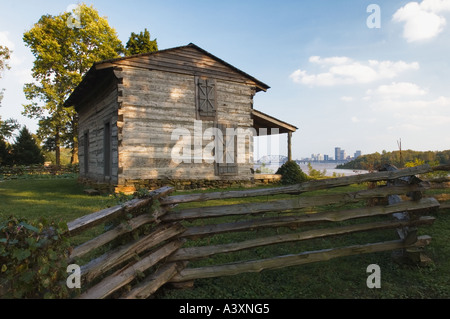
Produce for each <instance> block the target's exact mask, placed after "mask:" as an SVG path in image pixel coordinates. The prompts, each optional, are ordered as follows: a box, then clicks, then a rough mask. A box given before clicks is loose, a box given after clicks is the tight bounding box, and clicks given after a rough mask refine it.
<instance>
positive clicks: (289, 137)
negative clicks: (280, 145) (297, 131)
mask: <svg viewBox="0 0 450 319" xmlns="http://www.w3.org/2000/svg"><path fill="white" fill-rule="evenodd" d="M291 140H292V132H288V138H287V142H288V161H292V147H291Z"/></svg>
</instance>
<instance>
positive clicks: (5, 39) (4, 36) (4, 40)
mask: <svg viewBox="0 0 450 319" xmlns="http://www.w3.org/2000/svg"><path fill="white" fill-rule="evenodd" d="M0 45H3V46H6V47H7V48H8V49H10V50H13V49H14V48H15V45H14V43H13V42H12V41H11V40H9V32H8V31H0Z"/></svg>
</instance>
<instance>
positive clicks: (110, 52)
mask: <svg viewBox="0 0 450 319" xmlns="http://www.w3.org/2000/svg"><path fill="white" fill-rule="evenodd" d="M74 15H75V16H76V17H77V18H78V22H79V24H78V25H76V26H74V25H73V24H72V23H71V22H72V20H73V17H74ZM23 40H24V42H25V44H26V46H28V47H29V48H30V50H31V52H32V54H33V55H34V57H35V61H34V64H33V68H32V75H33V77H34V79H35V83H28V84H25V87H24V92H25V96H26V98H27V99H28V100H29V101H30V103H29V104H27V105H24V111H23V114H24V115H26V116H28V117H30V118H35V119H38V120H39V130H38V134H39V135H40V137H41V138H42V139H43V140H45V139H47V138H54V140H55V145H56V162H57V163H56V164H57V165H59V164H60V158H59V149H60V147H61V146H62V145H67V146H71V147H72V148H73V155H74V158H75V155H76V152H77V151H78V142H77V135H78V132H77V128H78V120H77V117H76V112H75V110H74V109H73V108H66V107H64V101H65V100H66V99H67V98H68V96H69V95H70V93H71V92H72V90H73V89H74V88H75V87H76V86H77V85H78V84H79V83H80V82H81V80H82V76H83V75H84V73H85V72H86V71H88V70H89V68H90V67H91V66H92V64H93V63H94V62H97V61H101V60H105V59H110V58H115V57H118V56H119V55H120V54H121V53H123V51H124V49H123V45H122V43H121V41H120V40H119V39H118V36H117V34H116V31H115V30H114V29H113V28H111V27H110V26H109V24H108V21H107V20H106V18H102V17H100V16H99V13H98V12H97V10H96V9H94V8H93V7H92V6H87V5H85V4H81V5H79V6H78V7H77V8H76V9H75V10H74V11H73V12H64V13H62V14H60V15H57V16H52V15H44V16H42V17H41V18H40V19H39V21H38V22H37V23H36V24H35V25H34V26H33V27H32V28H31V29H30V30H28V31H26V32H25V33H24V36H23ZM74 161H76V160H74Z"/></svg>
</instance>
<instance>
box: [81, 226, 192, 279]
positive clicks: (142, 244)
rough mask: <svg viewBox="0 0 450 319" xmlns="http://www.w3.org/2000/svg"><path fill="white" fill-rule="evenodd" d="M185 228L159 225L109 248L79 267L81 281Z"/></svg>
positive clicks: (92, 277)
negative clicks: (124, 242)
mask: <svg viewBox="0 0 450 319" xmlns="http://www.w3.org/2000/svg"><path fill="white" fill-rule="evenodd" d="M184 230H185V228H184V227H183V226H181V225H180V224H173V225H170V224H169V225H167V224H165V225H161V226H158V227H156V229H155V230H154V231H153V232H151V233H150V234H148V235H147V236H144V237H143V238H140V239H139V240H137V241H135V242H131V243H129V244H126V245H122V246H120V247H118V248H116V249H114V250H111V251H109V252H107V253H105V254H103V255H101V256H100V257H98V258H95V259H93V260H91V261H90V262H89V263H87V264H86V265H83V266H82V267H81V276H82V280H83V281H87V282H89V281H91V280H93V279H94V278H96V277H98V276H100V275H101V274H102V273H105V272H106V271H108V270H110V269H112V268H114V267H116V266H118V265H120V264H121V263H123V262H126V261H127V260H129V259H131V258H133V257H134V256H138V255H139V254H141V253H143V252H144V251H146V250H149V249H151V248H153V247H155V246H157V245H159V244H160V243H162V242H164V241H165V240H169V239H171V238H173V237H175V236H177V235H179V234H181V233H182V232H183V231H184Z"/></svg>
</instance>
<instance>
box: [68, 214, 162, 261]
mask: <svg viewBox="0 0 450 319" xmlns="http://www.w3.org/2000/svg"><path fill="white" fill-rule="evenodd" d="M169 209H170V208H169V206H167V207H164V208H163V207H160V208H158V209H156V210H155V211H154V212H153V214H151V215H150V214H142V215H139V216H137V217H135V218H132V219H130V220H128V221H126V222H124V223H122V224H120V225H119V226H117V227H115V228H114V229H111V230H109V231H107V232H106V233H103V234H101V235H99V236H97V237H95V238H93V239H91V240H89V241H87V242H85V243H83V244H81V245H79V246H77V247H75V248H74V249H73V250H72V252H71V253H70V256H69V261H73V260H74V259H75V258H79V257H82V256H84V255H86V254H87V253H89V252H91V251H93V250H94V249H97V248H99V247H101V246H103V245H105V244H107V243H109V242H110V241H112V240H114V239H116V238H117V237H119V236H121V235H123V234H126V233H129V232H132V231H133V230H135V229H137V228H139V227H141V226H142V225H145V224H149V223H153V222H155V221H157V219H158V218H159V217H161V216H163V215H164V214H165V213H167V211H168V210H169Z"/></svg>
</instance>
